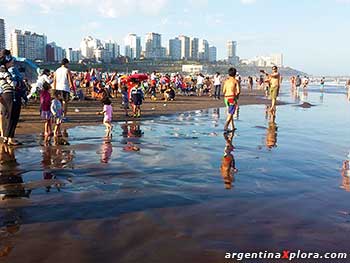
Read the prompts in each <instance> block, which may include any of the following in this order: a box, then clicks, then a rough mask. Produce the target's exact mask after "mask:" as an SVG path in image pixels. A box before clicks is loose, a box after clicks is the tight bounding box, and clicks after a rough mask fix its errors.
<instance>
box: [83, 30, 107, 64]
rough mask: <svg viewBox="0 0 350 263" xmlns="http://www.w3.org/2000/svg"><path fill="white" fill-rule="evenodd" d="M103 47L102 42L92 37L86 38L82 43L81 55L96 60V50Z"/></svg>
mask: <svg viewBox="0 0 350 263" xmlns="http://www.w3.org/2000/svg"><path fill="white" fill-rule="evenodd" d="M101 47H103V45H102V42H101V40H99V39H96V38H93V37H92V36H88V37H85V38H84V39H83V40H82V41H81V42H80V51H81V55H82V56H83V57H84V58H88V59H93V58H95V50H96V49H98V48H101Z"/></svg>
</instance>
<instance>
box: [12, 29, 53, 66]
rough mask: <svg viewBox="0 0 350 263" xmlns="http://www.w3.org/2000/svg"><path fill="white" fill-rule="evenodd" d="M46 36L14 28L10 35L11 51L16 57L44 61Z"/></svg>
mask: <svg viewBox="0 0 350 263" xmlns="http://www.w3.org/2000/svg"><path fill="white" fill-rule="evenodd" d="M46 44H47V37H46V36H45V35H39V34H36V33H31V32H30V31H24V32H22V31H21V30H17V29H15V30H14V31H13V32H12V33H11V36H10V45H11V53H12V55H13V56H16V57H24V58H27V59H31V60H40V61H46Z"/></svg>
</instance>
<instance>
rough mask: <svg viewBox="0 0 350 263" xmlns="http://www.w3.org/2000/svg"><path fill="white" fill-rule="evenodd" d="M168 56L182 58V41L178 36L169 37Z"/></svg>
mask: <svg viewBox="0 0 350 263" xmlns="http://www.w3.org/2000/svg"><path fill="white" fill-rule="evenodd" d="M168 56H169V57H170V59H173V60H180V59H181V41H180V39H178V38H177V37H176V38H174V39H169V47H168Z"/></svg>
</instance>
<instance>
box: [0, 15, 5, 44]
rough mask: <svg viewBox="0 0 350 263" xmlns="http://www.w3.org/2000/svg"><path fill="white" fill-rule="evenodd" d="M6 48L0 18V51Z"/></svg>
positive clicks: (2, 24) (3, 25)
mask: <svg viewBox="0 0 350 263" xmlns="http://www.w3.org/2000/svg"><path fill="white" fill-rule="evenodd" d="M4 48H6V37H5V21H4V19H2V18H0V50H2V49H4Z"/></svg>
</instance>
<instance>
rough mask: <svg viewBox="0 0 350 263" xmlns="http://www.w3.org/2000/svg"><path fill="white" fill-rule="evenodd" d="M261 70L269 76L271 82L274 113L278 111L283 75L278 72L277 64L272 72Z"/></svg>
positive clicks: (272, 110)
mask: <svg viewBox="0 0 350 263" xmlns="http://www.w3.org/2000/svg"><path fill="white" fill-rule="evenodd" d="M261 72H262V73H264V74H265V75H266V76H267V77H268V78H269V83H270V90H269V91H270V98H271V107H270V112H271V113H274V112H276V101H277V97H278V94H279V92H280V87H281V75H280V73H279V72H278V68H277V66H273V67H272V73H271V74H268V73H267V72H265V71H264V70H262V71H261Z"/></svg>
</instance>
